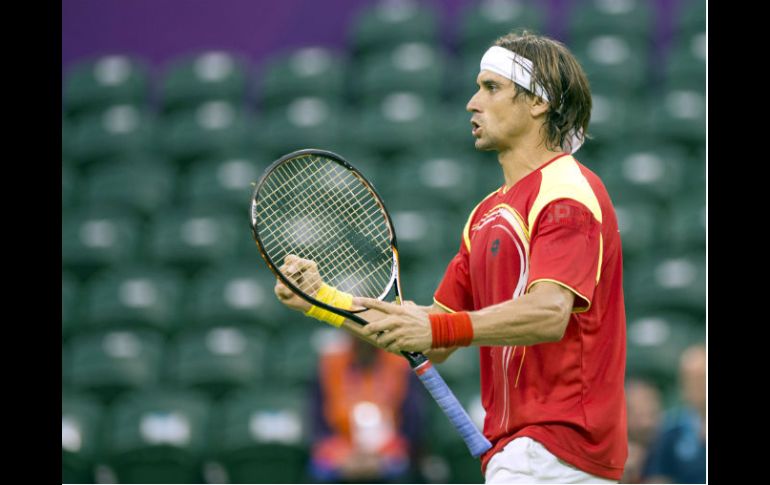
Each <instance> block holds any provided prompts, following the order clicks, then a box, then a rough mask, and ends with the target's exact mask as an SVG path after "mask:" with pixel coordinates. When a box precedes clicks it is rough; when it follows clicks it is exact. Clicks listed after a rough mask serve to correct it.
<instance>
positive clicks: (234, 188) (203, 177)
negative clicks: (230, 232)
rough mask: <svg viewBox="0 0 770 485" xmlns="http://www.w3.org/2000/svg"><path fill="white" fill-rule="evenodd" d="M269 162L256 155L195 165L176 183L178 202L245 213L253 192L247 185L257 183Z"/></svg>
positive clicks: (220, 159)
mask: <svg viewBox="0 0 770 485" xmlns="http://www.w3.org/2000/svg"><path fill="white" fill-rule="evenodd" d="M271 162H272V159H271V158H270V157H269V155H267V154H262V153H259V152H255V153H254V154H252V155H250V156H246V157H220V158H213V159H210V160H202V161H200V162H196V163H194V164H192V165H190V167H188V170H187V171H186V172H185V173H184V174H183V175H181V176H180V177H178V178H177V179H176V193H177V195H178V199H179V200H182V201H184V202H185V203H187V204H190V205H191V206H196V207H202V206H206V205H210V204H211V203H212V202H213V203H216V204H218V205H221V206H226V207H228V208H230V209H231V210H232V212H233V213H237V212H238V211H240V212H241V213H245V212H246V210H247V208H248V206H249V201H250V200H251V194H252V192H253V191H254V186H253V185H251V184H252V183H253V182H257V181H258V180H259V178H260V176H261V175H262V171H263V170H264V169H265V168H266V167H267V166H268V165H269V164H270V163H271Z"/></svg>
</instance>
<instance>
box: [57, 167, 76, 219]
mask: <svg viewBox="0 0 770 485" xmlns="http://www.w3.org/2000/svg"><path fill="white" fill-rule="evenodd" d="M78 189H79V187H78V176H77V172H76V170H75V169H74V168H72V166H70V165H69V164H67V163H65V162H64V161H63V160H62V165H61V205H62V209H65V210H66V209H72V208H73V207H74V206H75V205H76V204H77V199H78Z"/></svg>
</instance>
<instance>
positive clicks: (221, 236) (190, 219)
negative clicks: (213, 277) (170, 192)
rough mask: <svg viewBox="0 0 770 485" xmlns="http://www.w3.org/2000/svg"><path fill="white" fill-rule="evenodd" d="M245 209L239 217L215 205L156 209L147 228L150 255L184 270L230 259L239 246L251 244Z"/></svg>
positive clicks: (163, 262)
mask: <svg viewBox="0 0 770 485" xmlns="http://www.w3.org/2000/svg"><path fill="white" fill-rule="evenodd" d="M246 210H247V209H246V208H245V209H244V212H243V217H242V219H237V218H236V217H237V214H232V213H230V212H227V211H225V210H223V209H222V208H220V207H216V206H214V205H212V206H211V207H209V208H205V207H196V208H179V209H176V208H170V209H166V210H164V211H163V212H159V213H158V214H157V215H156V216H155V218H154V219H153V221H152V222H151V223H150V228H149V234H148V244H149V254H150V258H151V259H152V260H153V261H155V262H157V263H160V264H168V265H173V266H174V267H176V268H178V269H181V270H183V271H185V272H187V273H189V272H194V271H196V270H199V269H201V268H203V267H204V266H206V265H209V264H212V263H217V262H222V261H224V260H227V259H230V258H233V257H235V256H236V255H237V254H238V251H239V247H240V246H239V245H246V244H251V245H252V247H253V242H252V239H251V234H250V232H249V230H248V226H246V221H247V212H246Z"/></svg>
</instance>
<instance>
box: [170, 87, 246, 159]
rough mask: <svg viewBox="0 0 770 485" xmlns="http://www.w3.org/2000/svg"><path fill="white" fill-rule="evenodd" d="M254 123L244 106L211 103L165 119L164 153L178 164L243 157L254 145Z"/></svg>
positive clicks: (226, 102)
mask: <svg viewBox="0 0 770 485" xmlns="http://www.w3.org/2000/svg"><path fill="white" fill-rule="evenodd" d="M253 131H254V126H253V120H252V119H251V116H250V114H249V113H247V112H246V111H245V110H244V109H243V108H242V106H241V105H240V104H235V103H233V102H231V101H227V100H221V99H218V100H210V101H205V102H203V103H201V104H198V105H195V106H194V107H191V108H190V110H189V111H184V112H180V113H175V114H172V115H170V116H169V117H167V118H166V119H165V122H164V128H163V142H164V143H163V150H164V151H165V153H166V154H167V155H168V156H169V157H170V158H171V159H172V160H173V161H174V162H175V163H177V164H179V165H186V164H188V163H190V162H193V161H196V160H202V159H206V158H211V157H219V156H230V155H234V154H236V155H241V154H243V153H244V152H248V151H249V150H251V149H252V148H253V146H254V141H253V139H254V133H253Z"/></svg>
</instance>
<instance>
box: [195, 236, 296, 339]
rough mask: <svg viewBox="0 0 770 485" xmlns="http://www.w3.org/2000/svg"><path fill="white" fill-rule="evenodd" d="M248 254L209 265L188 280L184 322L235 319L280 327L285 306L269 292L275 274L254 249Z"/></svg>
mask: <svg viewBox="0 0 770 485" xmlns="http://www.w3.org/2000/svg"><path fill="white" fill-rule="evenodd" d="M252 253H253V254H252V257H251V258H247V259H238V260H232V261H227V262H225V264H222V265H217V266H213V267H211V268H209V269H208V270H206V271H203V272H201V273H200V274H198V275H196V276H195V278H194V279H193V280H191V283H190V287H189V289H188V295H189V298H188V299H187V304H186V306H185V309H186V318H185V320H186V321H187V322H190V323H195V324H202V325H216V324H220V323H222V322H233V321H236V322H243V323H246V324H250V325H255V326H260V327H263V328H264V329H268V330H271V329H277V328H280V322H281V319H282V318H284V317H285V309H284V308H283V306H282V305H281V304H280V303H279V302H278V300H277V299H276V298H275V295H274V294H273V288H274V286H275V276H273V274H272V273H271V272H270V271H269V270H268V269H267V266H266V265H265V264H264V263H263V261H262V259H261V258H260V257H259V256H258V255H257V250H256V248H254V250H253V251H252Z"/></svg>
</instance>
